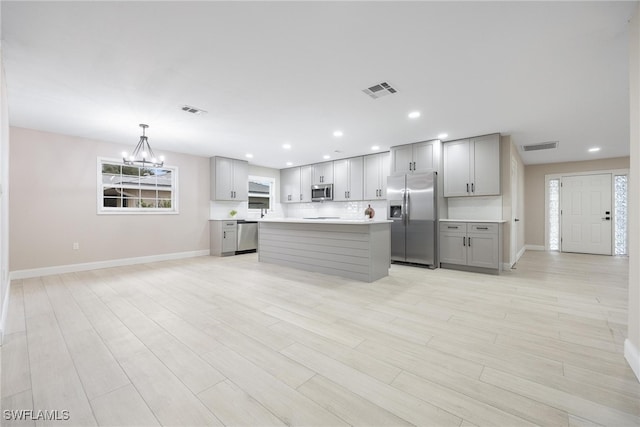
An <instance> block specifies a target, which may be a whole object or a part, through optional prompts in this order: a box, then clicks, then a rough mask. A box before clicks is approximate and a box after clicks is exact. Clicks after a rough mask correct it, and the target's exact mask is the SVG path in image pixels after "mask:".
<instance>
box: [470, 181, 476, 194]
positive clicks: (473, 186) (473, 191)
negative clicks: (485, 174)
mask: <svg viewBox="0 0 640 427" xmlns="http://www.w3.org/2000/svg"><path fill="white" fill-rule="evenodd" d="M471 192H472V193H475V192H476V188H475V184H474V183H473V182H472V183H471Z"/></svg>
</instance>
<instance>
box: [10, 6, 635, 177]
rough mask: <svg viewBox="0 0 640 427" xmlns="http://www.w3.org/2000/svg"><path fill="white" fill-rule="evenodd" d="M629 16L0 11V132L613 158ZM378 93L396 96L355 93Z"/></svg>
mask: <svg viewBox="0 0 640 427" xmlns="http://www.w3.org/2000/svg"><path fill="white" fill-rule="evenodd" d="M635 6H636V3H635V2H613V1H606V2H584V3H583V2H560V3H557V2H534V3H529V2H495V3H494V2H469V3H467V2H65V3H63V2H54V1H50V2H42V3H40V2H11V1H2V11H1V12H2V54H3V58H4V66H5V72H6V82H7V87H8V97H9V114H10V123H11V125H13V126H20V127H26V128H33V129H38V130H45V131H51V132H58V133H63V134H69V135H77V136H82V137H88V138H92V139H99V140H105V141H113V142H118V143H124V144H130V145H131V148H133V146H134V145H135V143H136V142H137V140H138V136H139V135H140V129H139V128H138V124H139V123H148V124H149V125H150V128H149V130H148V132H147V135H148V136H149V141H150V143H151V145H152V147H153V148H154V149H155V151H156V152H160V151H163V150H170V151H177V152H183V153H191V154H196V155H202V156H213V155H224V156H230V157H236V158H244V156H245V154H246V153H252V154H253V156H254V157H253V159H252V160H251V162H252V163H254V164H257V165H263V166H270V167H275V168H282V167H285V162H286V161H291V162H293V164H295V165H299V164H307V163H315V162H318V161H322V156H323V155H325V154H329V155H331V156H332V158H334V159H335V158H341V157H349V156H353V155H359V154H366V153H370V152H371V150H370V147H371V146H372V145H379V146H380V147H381V149H383V150H385V149H388V148H389V147H391V146H393V145H399V144H406V143H410V142H417V141H422V140H428V139H434V138H436V136H437V135H438V134H439V133H441V132H446V133H448V134H449V137H448V138H447V139H456V138H463V137H468V136H475V135H482V134H486V133H493V132H501V133H503V134H508V135H511V136H512V140H513V142H514V143H515V144H516V145H517V146H518V147H520V146H521V145H523V144H533V143H540V142H547V141H559V142H560V144H559V148H558V149H557V150H553V151H541V152H533V153H531V152H529V153H521V154H522V156H523V159H524V161H525V163H527V164H535V163H548V162H559V161H569V160H586V159H592V158H607V157H617V156H626V155H628V154H629V107H628V104H629V90H628V85H629V83H628V81H629V78H628V50H627V49H628V46H627V45H628V42H627V38H628V37H627V28H628V26H627V21H628V19H629V17H630V16H631V12H632V10H633V8H634V7H635ZM381 81H388V82H390V83H392V84H393V85H394V86H395V87H397V89H398V91H399V92H398V93H397V94H395V95H392V96H387V97H383V98H380V99H377V100H373V99H371V98H369V97H368V96H367V95H365V94H364V93H363V92H362V89H364V88H366V87H369V86H371V85H373V84H376V83H379V82H381ZM184 104H188V105H192V106H195V107H199V108H201V109H204V110H206V111H208V113H207V114H205V115H201V116H193V115H189V114H187V113H185V112H183V111H181V110H180V107H181V106H183V105H184ZM413 110H419V111H420V112H421V113H422V116H421V117H420V118H419V119H416V120H410V119H409V118H408V117H407V114H408V113H409V112H410V111H413ZM337 129H340V130H342V131H343V132H344V136H343V137H342V138H335V137H334V136H333V135H332V134H333V131H334V130H337ZM283 143H290V144H291V145H292V149H291V150H288V151H287V150H284V149H282V144H283ZM592 146H599V147H601V148H602V149H601V151H600V152H598V153H595V154H592V153H588V152H587V148H589V147H592ZM336 150H339V151H340V153H337V152H335V151H336ZM118 154H119V153H118ZM118 154H116V153H114V155H118ZM167 161H168V162H169V163H170V159H167Z"/></svg>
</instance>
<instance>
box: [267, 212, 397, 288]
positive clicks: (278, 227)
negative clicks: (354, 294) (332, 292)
mask: <svg viewBox="0 0 640 427" xmlns="http://www.w3.org/2000/svg"><path fill="white" fill-rule="evenodd" d="M258 221H259V228H258V260H259V261H260V262H267V263H273V264H280V265H284V266H287V267H293V268H298V269H300V270H306V271H314V272H319V273H325V274H332V275H336V276H342V277H347V278H350V279H356V280H361V281H364V282H374V281H376V280H378V279H380V278H382V277H386V276H388V275H389V266H390V263H391V225H390V224H391V221H389V220H379V221H378V220H377V221H374V220H349V219H302V218H273V219H267V218H264V219H261V220H258Z"/></svg>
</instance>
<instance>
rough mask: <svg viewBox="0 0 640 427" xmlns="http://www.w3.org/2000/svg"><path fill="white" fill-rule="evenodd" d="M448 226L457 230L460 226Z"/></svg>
mask: <svg viewBox="0 0 640 427" xmlns="http://www.w3.org/2000/svg"><path fill="white" fill-rule="evenodd" d="M447 228H453V229H454V230H457V229H458V227H457V226H451V225H447ZM463 239H464V237H463Z"/></svg>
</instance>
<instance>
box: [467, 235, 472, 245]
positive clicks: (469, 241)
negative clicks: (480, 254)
mask: <svg viewBox="0 0 640 427" xmlns="http://www.w3.org/2000/svg"><path fill="white" fill-rule="evenodd" d="M467 242H468V243H469V247H471V237H469V240H467Z"/></svg>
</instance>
